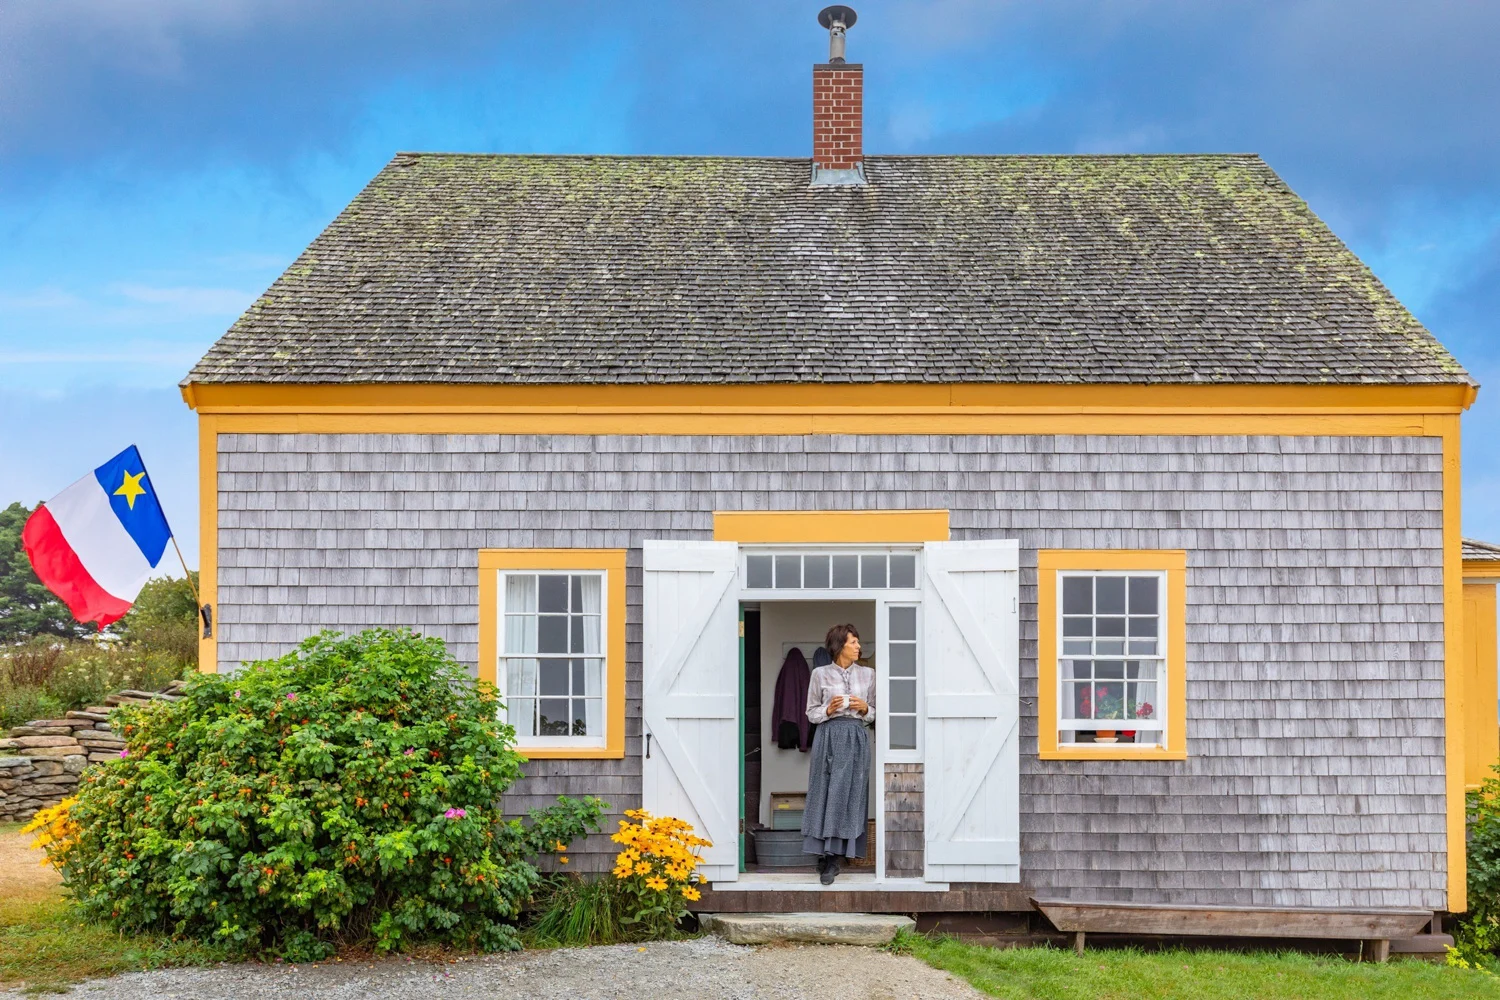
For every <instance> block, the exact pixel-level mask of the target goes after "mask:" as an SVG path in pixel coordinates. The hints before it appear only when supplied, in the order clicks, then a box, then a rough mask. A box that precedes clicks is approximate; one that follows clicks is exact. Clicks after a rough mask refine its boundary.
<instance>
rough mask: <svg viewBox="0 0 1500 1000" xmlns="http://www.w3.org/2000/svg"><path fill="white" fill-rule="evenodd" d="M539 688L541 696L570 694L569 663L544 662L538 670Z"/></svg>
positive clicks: (564, 661)
mask: <svg viewBox="0 0 1500 1000" xmlns="http://www.w3.org/2000/svg"><path fill="white" fill-rule="evenodd" d="M537 674H538V677H539V678H540V679H539V680H538V682H537V687H538V688H539V689H540V693H541V694H544V695H546V694H561V695H566V694H567V693H568V661H567V660H542V661H541V663H540V665H539V667H538V670H537Z"/></svg>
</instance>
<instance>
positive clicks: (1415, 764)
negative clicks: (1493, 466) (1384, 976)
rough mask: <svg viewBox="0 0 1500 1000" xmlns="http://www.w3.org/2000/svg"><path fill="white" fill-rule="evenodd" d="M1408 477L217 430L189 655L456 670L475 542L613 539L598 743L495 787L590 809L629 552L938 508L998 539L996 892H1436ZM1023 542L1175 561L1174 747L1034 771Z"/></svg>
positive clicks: (1424, 572)
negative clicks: (398, 655)
mask: <svg viewBox="0 0 1500 1000" xmlns="http://www.w3.org/2000/svg"><path fill="white" fill-rule="evenodd" d="M813 391H816V390H813ZM1440 464H1441V442H1440V440H1439V439H1437V438H1391V437H1379V438H1362V437H1327V438H1322V437H1283V438H1276V437H1197V436H1193V437H1133V438H1121V437H1085V436H1076V437H1050V436H1013V437H984V436H972V437H949V436H900V437H896V436H892V437H863V436H859V437H856V436H850V437H828V436H812V437H758V438H752V437H744V438H733V437H713V438H689V437H624V436H622V437H537V436H497V435H488V436H486V435H471V436H466V435H446V436H416V435H413V436H396V435H385V434H380V435H290V434H288V435H276V434H258V435H257V434H243V435H241V434H225V435H221V437H220V455H219V472H220V476H219V527H220V532H219V545H220V555H219V559H220V562H219V566H220V569H219V608H218V627H219V636H220V638H219V643H218V646H219V655H220V657H221V661H220V669H230V668H232V667H233V666H234V665H235V664H237V663H238V662H239V661H241V660H243V659H252V658H258V657H265V656H272V655H276V654H280V653H283V652H285V651H287V650H288V649H290V648H291V646H292V645H293V644H294V643H295V642H296V641H298V640H299V639H301V638H303V637H304V636H306V635H308V634H310V633H312V632H314V631H316V630H318V629H321V628H334V629H358V628H363V627H366V626H371V625H411V626H414V627H416V628H417V629H420V630H422V631H424V632H428V633H431V634H434V635H438V636H441V637H442V638H444V639H446V640H447V641H448V642H449V643H450V645H451V648H452V649H453V651H454V653H455V654H456V655H457V656H458V657H459V658H460V659H463V660H466V661H468V662H470V663H473V662H474V659H475V656H476V648H477V627H478V626H477V621H478V611H477V607H476V604H477V577H476V574H477V569H476V563H477V557H476V551H477V550H478V549H480V548H484V547H530V546H545V547H555V546H580V547H596V548H601V547H602V548H613V547H627V546H628V547H630V548H631V553H630V557H629V562H628V565H629V577H628V583H629V587H628V604H629V616H628V621H627V623H626V628H627V639H628V645H627V649H628V661H629V662H628V683H627V698H628V705H627V724H626V725H627V740H626V754H627V755H626V757H625V758H624V759H623V760H604V761H593V760H588V761H538V762H535V763H533V764H531V765H530V766H529V769H528V770H529V777H527V778H526V779H525V780H524V781H523V782H522V783H521V784H520V785H518V786H517V787H516V789H515V792H514V794H512V795H511V796H509V797H508V802H507V806H508V808H510V809H513V810H515V811H524V810H525V809H526V808H529V807H531V806H535V805H544V804H546V803H548V802H550V801H551V800H552V798H553V797H554V796H556V795H559V794H568V795H582V794H588V793H593V794H598V795H601V796H603V797H604V798H605V799H607V800H608V801H609V802H611V803H612V804H613V806H614V809H615V810H616V811H619V810H622V809H625V808H629V807H631V806H632V805H635V804H636V803H637V802H638V800H639V794H640V767H639V753H640V731H641V724H640V692H641V687H640V677H641V670H640V650H641V647H640V640H641V624H640V621H641V608H640V598H641V587H640V585H641V579H640V565H641V560H640V549H639V546H640V543H641V541H642V540H643V539H646V538H663V537H674V538H701V539H707V538H710V537H712V528H713V523H712V512H713V511H714V510H715V509H722V510H757V509H760V510H764V509H797V508H809V509H830V508H832V509H841V508H944V507H945V508H948V509H949V510H950V511H951V523H952V535H953V537H954V538H955V539H965V538H995V537H1001V538H1003V537H1014V538H1018V539H1020V544H1021V549H1022V557H1021V564H1022V572H1021V600H1022V631H1021V674H1022V688H1021V698H1022V703H1021V724H1022V742H1021V769H1022V785H1021V791H1022V798H1021V812H1022V816H1021V829H1022V878H1023V879H1024V881H1025V882H1026V884H1028V885H1030V886H1032V887H1034V888H1036V889H1037V890H1038V891H1047V892H1052V891H1058V892H1073V893H1076V894H1079V895H1088V896H1093V897H1097V898H1105V899H1115V900H1137V901H1175V902H1182V903H1224V904H1231V903H1233V904H1274V905H1312V906H1332V905H1349V906H1353V905H1360V906H1421V907H1431V908H1439V907H1441V906H1442V905H1443V903H1444V885H1445V880H1446V874H1445V866H1446V860H1445V854H1444V850H1445V833H1444V830H1445V826H1444V799H1443V778H1442V773H1443V682H1442V669H1443V662H1442V656H1443V647H1442V610H1443V609H1442V596H1443V595H1442V571H1441V561H1442V552H1441V546H1442V538H1441V535H1442V531H1441V521H1442V516H1441V507H1442V495H1441V472H1440ZM1037 548H1130V549H1163V548H1183V549H1186V550H1187V551H1188V616H1189V618H1188V657H1189V664H1188V671H1189V676H1188V702H1189V713H1190V718H1189V720H1188V752H1189V755H1190V756H1189V759H1188V760H1187V761H1185V762H1170V761H1168V762H1145V761H1142V762H1132V761H1047V762H1043V761H1039V760H1037V759H1036V757H1035V752H1036V738H1037V719H1036V717H1035V712H1036V707H1035V706H1036V676H1037V671H1036V660H1035V657H1036V636H1037V622H1036V603H1035V602H1036V571H1035V560H1036V556H1035V550H1036V549H1037ZM612 825H613V819H612V820H611V826H612ZM610 848H611V845H610V844H609V843H608V841H607V840H605V839H604V838H603V837H597V838H593V839H592V840H591V841H590V842H589V843H588V844H587V845H584V850H583V851H582V852H578V851H575V852H574V853H575V856H577V860H578V865H577V866H578V867H582V868H591V869H594V870H598V869H600V868H603V867H607V864H608V858H609V855H610V854H611V853H612V852H611V850H610Z"/></svg>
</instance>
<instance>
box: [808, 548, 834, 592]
mask: <svg viewBox="0 0 1500 1000" xmlns="http://www.w3.org/2000/svg"><path fill="white" fill-rule="evenodd" d="M828 568H829V567H828V557H827V556H807V557H805V558H804V559H803V560H802V585H803V586H804V587H807V588H810V589H815V590H826V589H828V580H829V576H828Z"/></svg>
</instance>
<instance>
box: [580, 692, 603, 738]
mask: <svg viewBox="0 0 1500 1000" xmlns="http://www.w3.org/2000/svg"><path fill="white" fill-rule="evenodd" d="M583 710H584V714H585V717H586V718H587V719H588V735H589V736H603V735H604V702H603V701H602V700H600V699H598V698H588V699H585V700H584V703H583Z"/></svg>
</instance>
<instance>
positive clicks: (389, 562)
mask: <svg viewBox="0 0 1500 1000" xmlns="http://www.w3.org/2000/svg"><path fill="white" fill-rule="evenodd" d="M862 83H863V69H862V67H861V66H860V65H858V64H853V63H847V62H843V61H837V62H829V63H826V64H820V65H817V66H815V67H814V69H813V92H814V105H813V121H814V143H813V155H812V156H811V157H810V158H751V157H645V156H511V155H449V154H418V153H401V154H399V155H397V156H395V157H394V158H393V159H392V160H391V161H390V163H389V164H387V165H386V166H385V168H384V169H382V170H381V171H380V173H379V174H378V175H377V176H376V177H375V178H374V179H373V180H372V181H371V182H370V183H369V185H368V186H367V187H366V188H365V189H364V190H363V191H361V192H360V194H359V195H358V196H357V197H356V198H355V199H354V201H353V202H352V203H351V204H350V205H349V206H348V207H347V208H346V209H345V210H344V211H343V212H342V213H340V215H339V216H338V217H337V218H336V219H335V220H334V221H333V222H332V223H331V224H330V225H329V226H328V228H327V229H326V230H325V231H324V232H323V233H322V234H321V235H320V236H318V238H317V239H316V240H314V241H313V243H312V244H311V245H310V246H309V247H308V248H307V250H306V251H305V252H304V253H303V254H302V255H301V256H300V257H299V258H298V259H297V260H296V261H295V263H293V264H292V266H291V267H290V268H288V269H287V271H286V273H285V274H283V275H282V276H281V277H280V278H279V279H278V280H277V281H276V282H275V283H274V284H273V285H272V286H271V288H270V289H269V290H267V291H266V293H265V294H264V295H263V296H262V297H261V298H260V299H259V300H258V301H257V302H256V303H255V304H254V305H253V306H252V307H251V308H250V309H249V310H248V311H247V312H246V313H245V314H244V316H242V317H241V318H240V319H239V320H238V321H237V322H236V323H235V324H234V325H233V327H232V328H231V329H230V330H229V331H228V332H227V333H226V334H225V335H224V336H223V337H222V338H221V339H220V340H219V341H218V342H217V343H216V344H215V345H214V346H213V347H212V348H211V349H210V350H209V351H208V353H207V354H206V355H205V356H204V357H203V358H202V360H201V361H200V362H199V363H198V364H197V365H196V366H195V367H194V368H193V370H192V372H191V373H190V374H189V375H188V376H187V378H186V379H185V380H184V381H183V383H182V392H183V396H184V398H185V400H186V401H187V403H188V405H189V406H191V407H192V408H193V409H194V410H195V411H196V412H197V414H198V420H199V426H200V429H201V436H200V442H201V445H200V447H201V452H200V461H201V470H202V472H201V474H202V532H203V534H202V581H203V583H202V587H203V593H204V600H205V602H207V603H208V604H209V605H210V608H211V612H212V627H211V629H210V630H209V632H210V634H207V635H205V637H204V639H203V641H202V666H203V669H205V670H218V671H230V670H234V669H235V668H236V667H237V665H238V664H240V663H241V662H242V661H246V660H252V659H256V658H261V657H269V656H274V655H278V654H282V653H285V652H286V651H288V650H289V649H291V648H292V646H293V644H295V643H296V642H297V641H298V640H300V639H302V638H304V637H305V636H307V635H309V634H311V633H313V632H316V631H317V630H319V629H325V628H329V629H339V630H356V629H361V628H365V627H369V626H377V625H386V626H411V627H414V628H416V629H418V630H420V631H422V632H425V633H428V634H432V635H437V636H440V637H442V638H443V639H444V640H446V641H447V642H448V644H449V646H450V648H451V649H452V650H453V651H454V653H455V654H456V655H457V656H458V657H459V658H460V659H461V660H464V661H466V662H468V663H469V664H471V665H473V667H474V669H475V670H476V671H477V673H478V675H479V676H480V677H483V678H486V679H489V680H493V681H495V682H496V683H497V684H498V685H499V686H500V688H501V690H502V691H503V693H504V697H505V700H506V706H507V707H506V709H505V711H506V713H507V718H508V719H509V720H510V721H511V722H512V723H514V724H515V726H516V727H517V730H518V732H519V734H520V736H519V739H520V742H521V745H522V746H523V748H524V749H525V752H526V753H527V755H528V756H529V757H530V758H531V763H530V765H529V768H528V776H527V777H526V778H525V780H524V781H522V782H521V783H520V784H519V785H518V786H517V787H516V788H515V791H514V793H513V794H512V795H511V796H510V798H509V799H508V801H507V803H506V807H507V808H508V809H511V810H514V811H516V812H522V811H524V810H525V809H526V808H528V807H530V806H533V805H536V804H542V803H546V802H550V801H551V800H552V798H553V797H554V796H556V795H558V794H568V795H581V794H596V795H599V796H601V797H603V798H604V799H606V800H607V801H609V802H610V803H611V804H612V807H613V811H614V812H615V813H618V812H620V811H622V810H624V809H626V808H630V807H633V806H637V805H641V804H644V805H645V807H646V808H648V809H651V810H653V811H655V812H658V813H667V814H673V815H677V816H680V817H682V818H684V819H686V820H687V821H689V822H691V823H693V824H694V825H695V826H697V827H698V828H699V829H700V830H702V831H703V832H704V833H705V834H706V835H707V836H708V837H710V838H711V839H712V840H713V842H714V846H713V848H712V849H710V850H709V851H708V852H707V854H706V858H705V867H704V871H705V872H706V874H707V876H708V877H709V879H710V880H711V882H712V885H713V889H712V891H711V892H710V893H709V894H708V895H707V896H706V897H705V903H707V902H708V901H709V900H710V899H711V900H713V901H714V905H715V906H716V907H718V908H725V909H734V908H741V909H743V908H754V909H762V910H763V909H777V908H780V909H795V910H805V909H817V908H854V909H858V908H862V907H863V908H868V909H898V910H906V911H918V912H938V911H944V910H969V911H974V910H988V911H996V910H1020V909H1025V908H1026V899H1027V896H1028V894H1031V893H1046V894H1048V895H1051V896H1054V897H1067V898H1077V899H1083V900H1104V901H1134V902H1145V903H1181V904H1200V905H1211V906H1230V905H1270V906H1305V907H1330V908H1332V907H1401V908H1421V909H1426V910H1429V911H1432V910H1448V911H1458V910H1463V909H1464V907H1465V902H1464V887H1465V860H1464V826H1463V823H1464V816H1463V795H1464V790H1465V788H1466V786H1467V785H1468V784H1469V783H1470V778H1471V777H1472V773H1473V772H1471V770H1469V767H1470V764H1471V763H1473V762H1471V761H1466V757H1465V754H1466V752H1467V751H1468V748H1469V747H1470V744H1469V743H1468V742H1467V740H1466V731H1465V727H1466V725H1467V724H1468V723H1467V721H1466V716H1465V711H1464V706H1465V704H1466V700H1465V699H1466V697H1467V696H1466V692H1465V688H1464V685H1465V683H1466V682H1467V681H1468V679H1469V677H1470V675H1471V674H1473V673H1475V671H1474V670H1466V669H1465V668H1464V665H1463V664H1464V660H1463V657H1464V652H1463V650H1464V645H1463V643H1464V631H1463V620H1464V618H1463V613H1464V602H1465V600H1466V595H1467V594H1469V593H1470V592H1469V591H1467V590H1466V589H1465V582H1464V581H1465V579H1466V578H1467V577H1468V575H1470V574H1471V572H1480V571H1479V570H1471V565H1472V566H1477V565H1478V563H1477V562H1474V563H1472V564H1471V563H1469V562H1466V561H1465V559H1464V549H1463V547H1462V542H1461V538H1460V532H1459V426H1460V417H1461V415H1462V413H1463V412H1464V411H1465V409H1467V408H1468V406H1469V405H1470V404H1471V403H1472V401H1473V400H1474V398H1475V394H1476V391H1477V387H1476V385H1475V383H1474V381H1473V379H1471V378H1470V376H1469V375H1468V374H1467V373H1466V372H1465V370H1464V369H1463V368H1462V367H1461V366H1460V365H1459V363H1458V362H1457V361H1456V360H1455V359H1454V358H1453V357H1452V356H1451V355H1450V354H1449V353H1448V351H1447V350H1445V349H1444V348H1443V346H1442V345H1441V344H1440V343H1438V342H1437V340H1436V339H1434V337H1433V336H1432V335H1431V334H1430V333H1429V332H1428V331H1427V330H1426V329H1424V328H1423V327H1422V325H1421V324H1420V323H1418V321H1417V320H1416V319H1415V318H1413V316H1412V315H1411V314H1410V313H1409V312H1408V311H1407V310H1406V309H1405V308H1403V307H1402V305H1401V303H1399V302H1398V301H1397V300H1396V299H1395V298H1394V297H1393V296H1392V295H1391V293H1390V292H1389V291H1388V290H1387V289H1386V288H1385V287H1384V286H1382V285H1381V283H1380V282H1379V281H1378V280H1377V279H1376V278H1375V276H1374V275H1373V274H1372V273H1371V272H1370V270H1369V269H1368V268H1367V267H1366V266H1365V265H1364V264H1363V263H1361V262H1360V260H1359V259H1358V258H1357V257H1355V255H1354V254H1353V253H1351V252H1350V251H1349V249H1348V248H1347V247H1346V246H1344V244H1343V243H1341V242H1340V241H1339V240H1338V238H1337V237H1336V236H1334V234H1333V233H1331V232H1330V231H1329V230H1328V228H1327V227H1326V226H1325V225H1324V224H1323V223H1322V222H1321V221H1320V220H1319V219H1318V218H1317V216H1316V215H1314V213H1313V212H1312V211H1311V210H1310V209H1309V208H1308V206H1307V205H1306V204H1304V203H1303V202H1302V201H1301V200H1300V199H1299V198H1298V197H1297V196H1296V195H1295V194H1294V193H1293V192H1292V191H1291V190H1290V189H1289V188H1288V187H1287V185H1286V184H1285V183H1284V182H1283V181H1282V180H1281V179H1280V178H1279V177H1278V176H1277V175H1276V174H1275V172H1273V171H1272V170H1271V168H1270V167H1269V166H1267V165H1266V164H1265V163H1264V162H1263V161H1262V160H1261V159H1259V158H1258V157H1256V156H1253V155H1241V154H1227V155H1191V156H1189V155H1165V156H1140V155H1130V156H1094V155H1090V156H877V155H865V154H864V151H863V143H862V135H861V128H862V125H861V122H862ZM1477 558H1478V557H1477V556H1476V559H1477ZM1494 565H1500V563H1495V564H1494ZM1485 572H1488V569H1487V568H1486V570H1485ZM1491 593H1492V591H1491ZM841 621H850V622H853V623H855V624H857V626H858V627H859V629H860V631H861V634H862V635H863V636H864V637H865V644H866V648H867V649H868V650H871V651H873V654H874V655H873V663H874V665H875V667H876V670H877V676H878V685H879V686H878V692H879V694H878V704H879V711H880V712H881V713H882V722H881V724H880V725H879V726H878V727H877V729H876V747H877V750H876V762H875V767H874V770H873V772H872V776H871V783H872V788H873V790H874V793H875V794H874V795H873V796H872V817H871V819H872V820H873V821H874V827H875V840H874V843H875V845H876V847H875V850H874V858H873V859H872V860H873V862H874V864H873V867H872V869H871V870H869V871H867V872H856V873H853V874H847V875H845V876H843V877H841V880H840V882H839V883H836V884H835V885H834V886H833V887H831V888H829V889H823V888H822V887H820V886H818V885H817V884H816V879H815V876H813V875H811V874H801V873H787V872H771V873H767V872H765V871H762V870H759V869H760V868H762V867H763V866H761V865H759V864H758V861H757V859H758V855H757V856H755V857H752V851H751V850H750V848H751V847H752V846H753V836H752V834H753V833H754V832H755V831H756V830H757V829H758V828H761V827H774V826H775V820H776V817H775V816H772V815H770V813H771V812H772V810H771V808H770V806H771V796H772V795H776V796H778V799H777V803H778V804H787V803H795V796H796V793H797V791H798V790H799V785H798V782H799V780H800V781H803V782H805V760H806V757H805V755H799V753H800V752H799V751H798V750H796V749H791V750H783V749H781V748H779V747H778V746H777V745H776V737H775V734H774V733H772V732H770V731H769V722H768V719H769V704H768V702H769V700H770V696H769V689H770V686H771V685H772V684H774V680H775V672H776V671H777V669H778V668H779V666H780V664H781V662H782V661H783V659H784V658H785V657H786V656H787V655H788V654H789V651H790V649H791V648H792V647H794V646H796V647H799V648H802V649H803V650H804V652H807V653H810V652H811V649H810V648H809V647H810V646H813V645H815V644H816V643H817V642H818V641H820V640H821V638H822V635H823V632H824V631H825V630H826V628H827V627H828V626H829V625H831V624H834V623H836V622H841ZM1486 669H1489V670H1490V673H1491V676H1490V678H1489V681H1488V683H1489V684H1490V685H1491V686H1490V687H1489V688H1488V689H1487V694H1486V695H1485V698H1486V699H1487V700H1486V701H1485V706H1493V705H1494V704H1495V695H1494V688H1493V682H1494V678H1493V676H1492V675H1493V670H1492V669H1491V668H1489V667H1486ZM1475 704H1477V702H1476V703H1475ZM1490 711H1491V709H1490V708H1489V707H1485V710H1484V713H1482V714H1483V716H1484V717H1483V719H1482V722H1483V725H1484V726H1485V727H1487V729H1486V733H1485V734H1484V740H1485V742H1484V744H1483V747H1484V751H1483V752H1484V753H1485V754H1487V755H1488V756H1489V757H1494V756H1495V736H1496V726H1495V719H1494V717H1493V716H1491V715H1489V714H1488V713H1489V712H1490ZM799 776H800V777H799ZM754 786H759V787H754ZM800 787H801V788H805V784H802V785H801V786H800ZM581 846H582V849H581V850H575V851H574V852H573V854H574V857H575V862H574V867H576V868H580V869H583V870H587V871H603V870H607V869H608V867H609V865H610V859H611V857H612V853H613V850H612V849H613V847H614V845H612V844H610V843H609V841H608V840H607V839H605V838H604V837H603V836H600V837H594V838H591V839H590V840H589V841H588V842H587V843H586V844H583V845H581Z"/></svg>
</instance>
